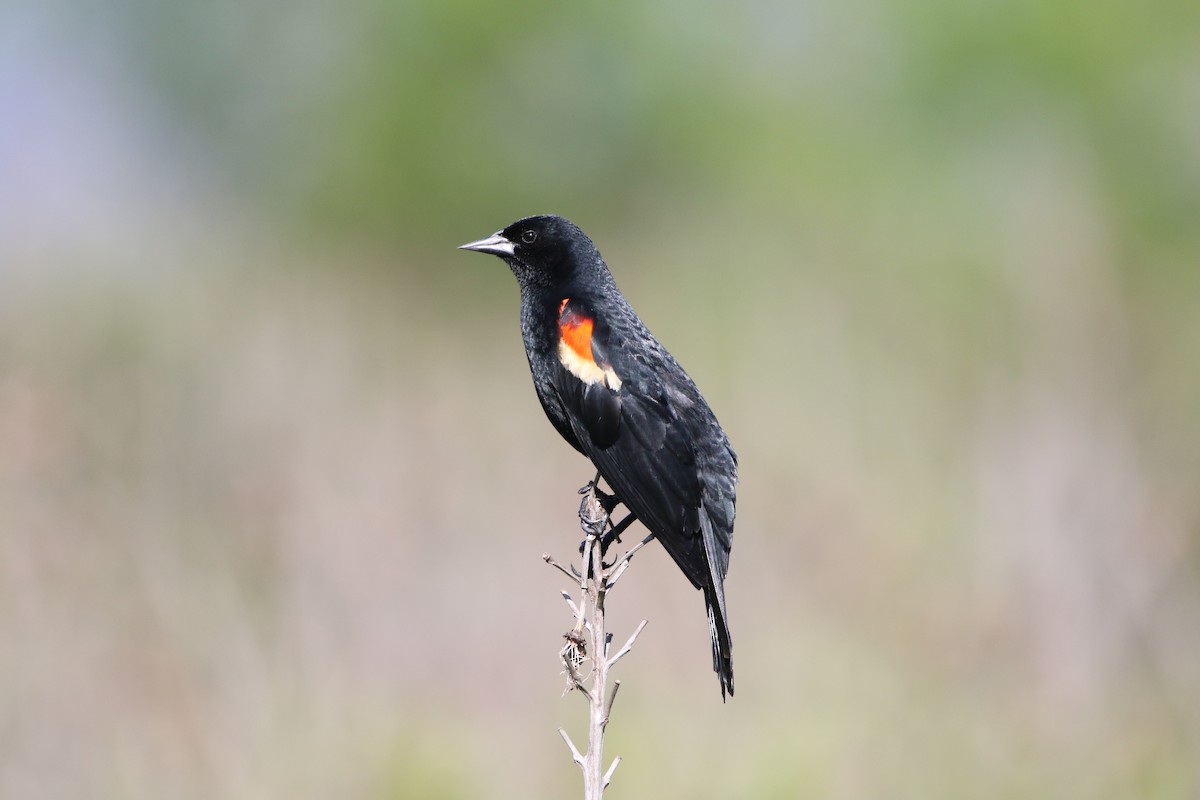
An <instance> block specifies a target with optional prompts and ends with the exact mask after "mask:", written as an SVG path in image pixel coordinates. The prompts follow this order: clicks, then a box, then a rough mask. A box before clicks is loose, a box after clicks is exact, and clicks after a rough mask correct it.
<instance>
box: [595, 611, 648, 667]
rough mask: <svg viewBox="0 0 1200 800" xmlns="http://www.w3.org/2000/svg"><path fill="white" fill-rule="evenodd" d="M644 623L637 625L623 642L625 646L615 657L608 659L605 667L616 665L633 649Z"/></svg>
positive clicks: (644, 625)
mask: <svg viewBox="0 0 1200 800" xmlns="http://www.w3.org/2000/svg"><path fill="white" fill-rule="evenodd" d="M646 622H647V621H646V620H642V621H641V622H640V623H638V626H637V629H636V630H635V631H634V632H633V633H631V634H629V638H628V639H626V640H625V646H624V647H622V648H621V649H620V650H619V651H618V652H617V654H616V655H615V656H613V657H612V658H610V659H609V660H608V664H606V665H605V666H607V667H609V668H611V667H612V665H613V664H616V663H617V662H618V661H620V660H621V659H622V658H624V657H625V654H626V653H628V652H629V651H630V650H632V649H633V643H634V642H636V641H637V637H638V634H640V633H641V632H642V628H644V627H646Z"/></svg>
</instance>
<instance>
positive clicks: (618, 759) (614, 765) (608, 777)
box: [604, 756, 621, 789]
mask: <svg viewBox="0 0 1200 800" xmlns="http://www.w3.org/2000/svg"><path fill="white" fill-rule="evenodd" d="M620 763H621V757H620V756H617V757H616V758H614V759H613V763H612V764H611V765H610V766H609V768H608V772H606V773H604V788H605V789H607V788H608V784H609V782H610V781H612V774H613V773H614V772H616V771H617V764H620Z"/></svg>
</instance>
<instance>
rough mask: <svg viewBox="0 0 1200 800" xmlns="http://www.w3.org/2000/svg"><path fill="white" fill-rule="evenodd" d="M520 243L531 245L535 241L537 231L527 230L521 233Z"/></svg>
mask: <svg viewBox="0 0 1200 800" xmlns="http://www.w3.org/2000/svg"><path fill="white" fill-rule="evenodd" d="M521 241H522V242H524V243H525V244H533V243H534V242H536V241H537V231H533V230H529V231H523V232H522V233H521Z"/></svg>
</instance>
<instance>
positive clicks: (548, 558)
mask: <svg viewBox="0 0 1200 800" xmlns="http://www.w3.org/2000/svg"><path fill="white" fill-rule="evenodd" d="M542 561H545V562H546V563H547V564H549V565H550V566H552V567H554V568H555V569H556V570H558V571H559V572H561V573H562V574H563V575H566V576H567V577H568V578H570V579H571V580H573V581H577V580H579V573H578V572H577V571H576V570H575V566H574V565H572V566H571V569H570V570H568V569H567V568H566V567H564V566H563V565H562V564H560V563H558V561H556V560H555V558H554V556H552V555H550V554H549V553H542Z"/></svg>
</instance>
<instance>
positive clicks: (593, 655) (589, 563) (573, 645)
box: [542, 481, 654, 800]
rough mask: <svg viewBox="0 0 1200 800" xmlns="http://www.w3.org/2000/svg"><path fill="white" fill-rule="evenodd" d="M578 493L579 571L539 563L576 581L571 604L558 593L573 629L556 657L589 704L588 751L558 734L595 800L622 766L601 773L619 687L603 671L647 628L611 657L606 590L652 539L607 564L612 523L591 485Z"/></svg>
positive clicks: (643, 623)
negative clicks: (605, 542)
mask: <svg viewBox="0 0 1200 800" xmlns="http://www.w3.org/2000/svg"><path fill="white" fill-rule="evenodd" d="M580 491H581V492H583V493H585V496H584V498H583V502H582V503H580V506H579V521H580V524H581V525H582V526H583V529H584V532H585V533H586V534H587V538H586V539H584V544H583V561H582V563H583V567H584V568H583V569H582V570H577V569H575V567H574V566H571V567H570V568H567V567H564V566H563V565H562V564H560V563H559V562H557V561H555V560H554V558H553V557H552V556H551V555H550V554H549V553H546V554H545V555H543V556H542V558H543V559H544V560H545V561H546V563H548V564H550V565H551V566H553V567H555V568H556V569H558V570H560V571H561V572H562V573H563V574H565V575H566V576H567V577H569V578H571V579H572V580H577V581H578V582H579V601H578V602H576V601H575V600H573V599H572V597H571V594H570V593H569V592H566V591H564V592H563V593H562V596H563V599H564V600H566V602H567V606H568V607H570V609H571V613H572V614H574V616H575V627H574V628H572V629H571V630H570V631H568V632H567V633H564V634H563V639H564V640H565V643H564V645H563V648H562V650H560V651H559V657H560V658H561V659H562V664H563V672H564V674H565V675H566V676H567V688H566V691H568V692H570V691H577V692H579V693H580V695H581V696H582V697H583V698H584V699H585V700H587V703H588V743H587V751H586V752H583V753H581V752H579V748H577V747H576V746H575V743H574V742H572V741H571V737H570V736H568V735H567V732H566V731H565V730H563V729H562V728H559V729H558V733H559V735H560V736H562V738H563V741H565V742H566V743H567V747H569V748H570V749H571V757H572V758H573V759H574V761H575V763H576V764H578V765H579V769H580V770H581V771H582V773H583V796H584V798H585V800H600V798H602V797H603V795H604V789H605V788H606V787H607V786H608V784H609V781H610V780H611V779H612V775H613V771H614V770H615V769H616V768H617V764H619V763H621V758H620V756H618V757H617V758H615V759H613V762H612V764H611V765H610V766H609V767H608V769H607V770H605V769H604V764H603V762H604V729H605V728H606V727H607V726H608V718H609V715H610V714H611V713H612V705H613V701H614V700H616V698H617V690H618V689H620V688H621V682H620V681H615V682H614V683H613V686H612V691H611V692H610V691H609V688H608V672H609V670H610V669H612V668H613V666H615V665H616V663H617V662H618V661H620V660H621V659H622V658H624V657H625V656H626V655H627V654H628V653H629V651H630V650H632V649H633V644H634V642H636V641H637V637H638V635H639V634H641V632H642V629H643V628H645V627H646V620H642V621H641V623H640V624H639V625H638V626H637V629H636V630H634V632H633V633H632V634H631V635H630V636H629V639H628V640H626V642H625V644H624V645H623V646H622V647H621V649H620V650H618V651H617V652H616V653H610V647H609V645H610V644H611V643H612V634H610V633H609V632H608V630H607V629H606V627H605V619H604V602H605V599H606V597H607V595H608V592H609V590H611V589H612V588H613V586H615V585H616V583H617V581H618V580H619V579H620V577H621V576H622V575H623V574H624V573H625V570H626V569H627V568H628V567H629V562H630V559H632V558H633V555H634V553H636V552H637V551H638V550H640V549H641V548H642V547H643V546H644V545H645V544H646V543H647V542H649V541H650V540H651V539H653V538H654V535H653V534H651V535H649V536H647V537H646V538H645V539H643V540H642V541H641V542H639V543H638V544H636V545H634V546H633V547H631V548H629V550H628V551H626V553H625V554H624V555H622V556H621V557H620V558H618V559H617V560H616V561H614V562H613V563H611V564H607V565H606V564H605V563H604V557H603V553H602V548H601V545H600V540H601V538H602V536H603V534H604V533H605V531H606V528H608V527H610V526H611V520H610V519H609V515H608V513H607V511H605V509H604V507H603V505H602V504H601V502H600V500H599V498H598V497H597V495H596V487H595V481H593V482H592V483H589V484H588V485H587V486H585V487H584V488H583V489H581V490H580Z"/></svg>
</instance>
